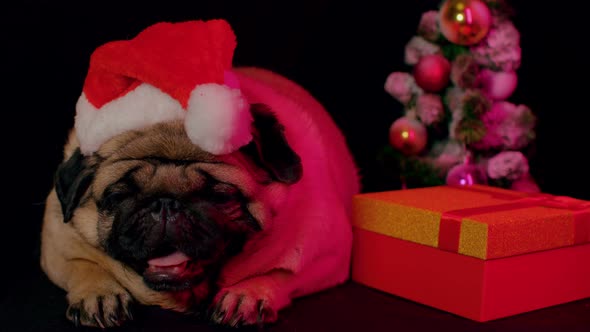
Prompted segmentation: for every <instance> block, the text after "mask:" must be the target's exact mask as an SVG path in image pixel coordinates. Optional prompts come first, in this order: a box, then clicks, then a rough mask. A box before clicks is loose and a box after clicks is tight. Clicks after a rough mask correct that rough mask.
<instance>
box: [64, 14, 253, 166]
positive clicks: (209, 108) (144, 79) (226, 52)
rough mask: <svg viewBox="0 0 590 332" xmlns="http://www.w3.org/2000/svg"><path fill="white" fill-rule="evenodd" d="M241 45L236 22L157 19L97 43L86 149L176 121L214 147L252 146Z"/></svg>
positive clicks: (89, 81)
mask: <svg viewBox="0 0 590 332" xmlns="http://www.w3.org/2000/svg"><path fill="white" fill-rule="evenodd" d="M235 47H236V38H235V35H234V33H233V31H232V29H231V27H230V26H229V24H228V23H227V22H226V21H224V20H210V21H188V22H181V23H167V22H166V23H157V24H155V25H152V26H150V27H148V28H147V29H145V30H144V31H142V32H141V33H140V34H139V35H137V36H136V37H135V38H133V39H131V40H123V41H114V42H110V43H107V44H104V45H102V46H100V47H99V48H97V49H96V50H95V51H94V53H93V54H92V56H91V58H90V67H89V69H88V74H87V76H86V80H85V82H84V89H83V92H82V95H81V96H80V98H79V100H78V103H77V104H76V119H75V128H76V133H77V136H78V140H79V142H80V149H81V151H82V153H84V154H86V155H90V154H92V153H93V152H95V151H97V150H98V148H99V147H100V145H101V144H103V143H104V142H106V141H107V140H108V139H110V138H112V137H114V136H115V135H118V134H120V133H123V132H125V131H127V130H134V129H141V128H145V127H147V126H150V125H153V124H156V123H160V122H165V121H171V120H176V119H182V120H184V124H185V129H186V133H187V135H188V137H189V138H190V140H191V141H192V142H193V143H194V144H196V145H197V146H199V147H200V148H202V149H203V150H205V151H207V152H210V153H213V154H225V153H230V152H232V151H235V150H237V149H238V148H240V147H241V146H243V145H245V144H247V143H248V142H249V141H250V140H251V139H252V135H251V132H250V125H251V122H252V115H251V114H250V111H249V106H248V103H247V102H246V100H245V99H244V98H243V96H242V94H241V92H240V89H239V86H238V85H239V83H238V80H237V78H236V77H235V76H234V75H233V74H232V72H231V66H232V57H233V52H234V49H235Z"/></svg>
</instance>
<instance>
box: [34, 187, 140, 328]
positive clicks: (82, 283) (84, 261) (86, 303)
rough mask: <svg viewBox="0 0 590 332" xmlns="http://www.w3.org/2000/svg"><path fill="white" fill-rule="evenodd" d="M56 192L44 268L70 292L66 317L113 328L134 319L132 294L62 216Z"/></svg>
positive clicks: (48, 215)
mask: <svg viewBox="0 0 590 332" xmlns="http://www.w3.org/2000/svg"><path fill="white" fill-rule="evenodd" d="M56 200H57V199H56V198H55V194H54V193H52V194H51V196H50V197H49V199H48V200H47V210H46V214H45V219H44V223H43V233H42V242H41V267H42V268H43V271H45V273H46V274H47V276H48V277H49V278H50V279H51V280H52V281H53V282H54V283H55V284H57V285H59V286H60V287H61V288H62V289H64V290H65V291H66V292H67V300H68V303H69V307H68V309H67V311H66V316H67V318H68V319H69V320H71V321H72V322H74V323H75V324H76V325H85V326H96V327H102V328H104V327H109V326H117V325H120V324H121V323H122V322H124V321H126V320H130V319H131V318H132V317H131V313H130V310H129V306H130V304H131V303H132V297H131V295H130V294H129V292H127V290H125V288H124V287H123V286H121V284H120V283H119V282H117V281H116V280H115V278H114V277H113V276H112V275H111V274H109V273H108V272H107V271H106V270H105V269H103V268H102V267H100V266H99V265H98V264H97V260H93V259H92V257H93V256H97V255H98V254H96V253H94V251H95V250H96V249H94V248H90V247H89V246H88V245H87V244H86V243H84V242H83V241H81V239H80V238H79V235H78V234H77V233H76V232H75V231H74V230H73V229H72V228H71V227H70V226H69V225H67V224H64V223H63V221H62V219H61V212H60V210H59V204H58V203H57V202H56Z"/></svg>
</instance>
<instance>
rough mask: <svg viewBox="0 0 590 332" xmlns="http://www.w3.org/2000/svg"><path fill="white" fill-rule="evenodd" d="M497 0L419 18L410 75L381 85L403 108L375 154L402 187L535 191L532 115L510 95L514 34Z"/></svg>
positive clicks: (409, 53)
mask: <svg viewBox="0 0 590 332" xmlns="http://www.w3.org/2000/svg"><path fill="white" fill-rule="evenodd" d="M511 17H512V11H511V10H510V8H509V6H508V5H507V4H506V3H505V2H503V1H498V0H496V1H494V0H486V1H484V0H446V1H443V2H442V3H441V4H440V6H439V8H438V10H431V11H427V12H425V13H423V14H422V17H421V19H420V22H419V24H418V29H417V33H416V35H415V36H413V37H412V38H411V40H410V41H409V42H408V43H407V45H406V47H405V63H406V65H408V66H409V67H411V70H409V71H408V72H400V71H396V72H393V73H391V74H389V76H388V77H387V79H386V82H385V91H386V92H387V93H389V94H390V95H391V96H392V97H394V98H395V99H396V100H397V101H399V102H400V103H401V104H402V105H403V107H404V112H403V113H404V114H403V116H402V117H400V118H398V119H397V120H395V121H394V122H393V124H392V125H391V127H390V131H389V143H390V144H389V145H387V146H386V147H385V148H384V149H383V151H382V154H381V155H380V160H381V161H382V162H383V164H384V165H385V167H387V168H388V169H390V170H391V171H393V172H397V173H399V174H400V177H401V183H402V186H403V187H422V186H431V185H441V184H451V185H470V184H488V185H492V186H498V187H503V188H510V189H514V190H520V191H527V192H538V191H539V187H538V186H537V184H536V183H535V181H534V179H533V178H532V176H531V175H530V172H529V163H528V157H527V152H526V151H527V149H529V148H530V147H531V145H532V144H531V143H533V141H534V138H535V132H534V127H535V121H536V119H535V116H534V114H533V113H532V111H531V110H530V109H529V108H528V107H527V106H526V105H516V104H514V103H511V102H510V101H509V100H508V98H509V97H510V96H511V95H512V93H513V92H514V90H515V89H516V86H517V74H516V71H517V69H518V68H519V66H520V63H521V48H520V34H519V32H518V30H517V29H516V27H515V26H514V24H513V23H512V21H511Z"/></svg>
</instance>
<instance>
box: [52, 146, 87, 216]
mask: <svg viewBox="0 0 590 332" xmlns="http://www.w3.org/2000/svg"><path fill="white" fill-rule="evenodd" d="M93 179H94V169H93V168H91V167H90V166H88V160H87V158H86V157H84V155H82V153H81V152H80V149H76V151H74V153H73V154H72V156H71V157H70V158H69V159H68V160H67V161H64V162H63V163H61V164H60V165H59V167H58V168H57V171H56V173H55V192H56V193H57V198H58V199H59V202H60V203H61V210H62V213H63V215H64V222H68V221H70V219H72V216H73V215H74V210H76V208H77V207H78V204H80V199H81V198H82V196H83V195H84V193H85V192H86V190H87V189H88V187H89V186H90V183H92V180H93Z"/></svg>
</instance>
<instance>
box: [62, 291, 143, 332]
mask: <svg viewBox="0 0 590 332" xmlns="http://www.w3.org/2000/svg"><path fill="white" fill-rule="evenodd" d="M117 288H119V289H117ZM68 298H69V300H70V306H69V307H68V310H67V311H66V317H67V318H68V319H69V320H70V321H72V322H73V323H74V324H75V325H76V326H82V325H83V326H93V327H100V328H103V329H104V328H107V327H113V326H120V325H121V324H122V323H124V322H125V321H129V320H132V319H133V316H132V314H131V305H132V304H133V299H132V298H131V296H130V295H129V293H128V292H127V291H125V290H124V289H123V288H121V287H120V286H119V287H116V288H115V289H111V290H103V291H98V290H97V291H93V292H87V293H86V294H75V293H74V294H72V293H71V292H70V293H69V294H68Z"/></svg>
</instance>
